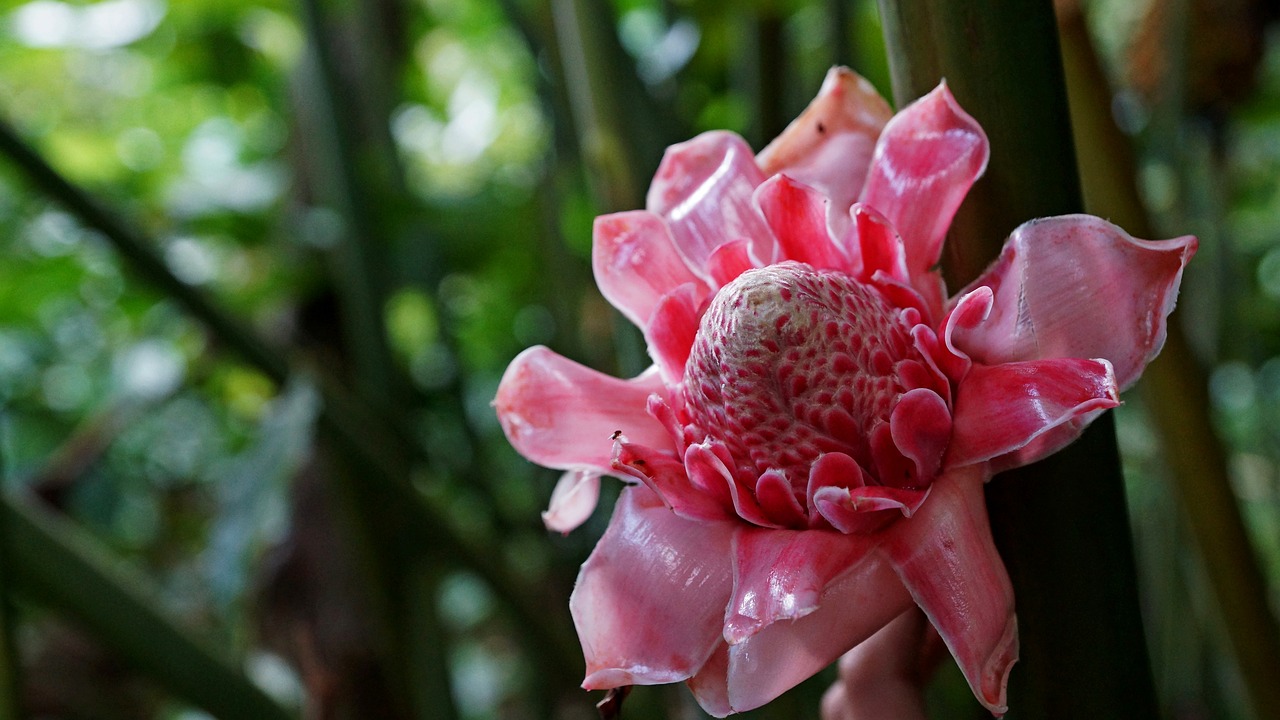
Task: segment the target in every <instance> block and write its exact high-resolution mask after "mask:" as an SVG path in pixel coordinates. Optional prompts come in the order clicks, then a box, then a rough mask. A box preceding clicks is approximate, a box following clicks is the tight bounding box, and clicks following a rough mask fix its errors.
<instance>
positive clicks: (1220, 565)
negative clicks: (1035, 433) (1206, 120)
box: [1059, 8, 1280, 718]
mask: <svg viewBox="0 0 1280 720" xmlns="http://www.w3.org/2000/svg"><path fill="white" fill-rule="evenodd" d="M1059 23H1060V26H1061V29H1062V42H1063V47H1062V51H1063V60H1064V65H1065V68H1066V76H1067V88H1068V90H1069V91H1070V96H1071V117H1072V125H1073V127H1074V129H1075V133H1076V142H1077V145H1078V146H1079V147H1080V148H1081V151H1080V175H1081V179H1082V180H1083V181H1084V189H1085V200H1086V205H1087V207H1088V209H1089V211H1090V212H1093V213H1096V214H1098V215H1101V216H1103V217H1107V218H1110V219H1111V221H1112V222H1115V223H1117V224H1119V225H1121V226H1122V227H1124V228H1126V229H1127V230H1129V232H1131V233H1133V234H1134V235H1137V236H1140V237H1152V236H1153V235H1154V231H1153V229H1152V225H1151V221H1150V218H1149V217H1148V215H1147V212H1146V209H1145V207H1144V206H1143V203H1142V199H1141V195H1140V193H1139V190H1138V185H1137V163H1136V162H1135V161H1134V155H1133V148H1132V147H1131V145H1130V142H1129V139H1128V138H1127V137H1125V135H1124V134H1123V133H1122V132H1120V129H1119V128H1118V127H1116V124H1115V123H1114V122H1112V120H1111V114H1110V101H1111V92H1110V89H1109V87H1108V83H1107V78H1106V74H1105V73H1104V72H1103V69H1102V65H1101V63H1100V62H1099V59H1098V57H1097V54H1096V52H1095V50H1094V47H1093V42H1092V40H1091V38H1090V37H1089V31H1088V27H1087V24H1086V22H1085V16H1084V14H1083V11H1082V10H1081V9H1080V8H1075V10H1074V11H1070V10H1069V11H1067V12H1062V13H1060V14H1059ZM1208 386H1209V379H1208V377H1207V375H1206V373H1205V371H1204V369H1203V368H1202V367H1200V365H1199V364H1198V363H1196V361H1195V357H1194V355H1193V354H1192V352H1191V349H1190V347H1188V345H1187V339H1186V336H1185V335H1184V333H1183V332H1182V326H1181V325H1180V324H1179V323H1177V322H1171V323H1170V325H1169V338H1168V340H1167V342H1166V343H1165V347H1164V351H1163V352H1162V353H1161V355H1160V357H1159V358H1157V359H1156V361H1155V362H1153V363H1152V364H1151V366H1150V367H1148V368H1147V371H1146V373H1145V374H1144V375H1143V379H1142V383H1141V385H1140V387H1141V389H1142V390H1143V397H1144V399H1145V400H1146V402H1147V404H1148V406H1149V407H1150V408H1151V413H1150V417H1151V420H1152V423H1153V424H1154V425H1155V427H1156V430H1157V431H1158V432H1159V435H1160V439H1161V444H1162V445H1163V447H1164V449H1165V452H1166V458H1167V464H1168V466H1169V469H1170V470H1171V471H1172V475H1173V478H1172V479H1173V481H1174V484H1175V487H1176V488H1177V491H1178V495H1179V496H1180V497H1181V500H1182V503H1181V505H1182V507H1183V509H1184V511H1185V513H1186V517H1187V519H1188V520H1189V526H1190V528H1191V532H1192V535H1193V536H1194V537H1195V541H1196V544H1197V545H1198V546H1199V547H1200V553H1201V556H1202V558H1203V559H1204V563H1203V565H1204V568H1205V573H1206V575H1207V576H1208V578H1209V585H1210V587H1211V589H1212V592H1213V595H1214V597H1215V599H1216V600H1217V603H1218V609H1219V612H1220V613H1221V615H1222V617H1223V619H1224V621H1225V622H1223V624H1222V625H1223V627H1224V628H1225V629H1226V633H1227V637H1228V638H1229V639H1230V642H1231V647H1232V649H1233V651H1234V653H1235V660H1236V663H1237V664H1238V665H1239V667H1240V675H1241V677H1242V679H1243V680H1244V685H1245V689H1246V692H1247V694H1248V696H1249V700H1250V703H1251V704H1252V706H1253V711H1254V714H1255V715H1256V716H1257V717H1259V718H1276V717H1280V628H1278V627H1277V624H1276V618H1275V615H1274V614H1273V613H1272V611H1271V608H1270V606H1269V605H1268V591H1267V582H1266V578H1265V575H1264V574H1263V572H1262V567H1261V564H1260V563H1259V561H1258V555H1257V551H1256V550H1255V548H1254V546H1253V544H1252V543H1251V542H1250V540H1249V535H1248V531H1247V530H1246V528H1245V525H1244V519H1243V518H1242V517H1241V514H1240V508H1239V506H1238V505H1237V503H1236V498H1235V495H1234V493H1233V492H1232V489H1231V478H1230V475H1229V473H1228V469H1227V453H1226V450H1225V448H1224V447H1223V445H1222V442H1221V441H1220V440H1219V439H1218V435H1217V434H1216V433H1215V432H1214V429H1213V426H1212V424H1211V423H1210V420H1209V407H1210V404H1209V394H1208Z"/></svg>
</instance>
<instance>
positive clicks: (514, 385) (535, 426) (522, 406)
mask: <svg viewBox="0 0 1280 720" xmlns="http://www.w3.org/2000/svg"><path fill="white" fill-rule="evenodd" d="M662 392H664V387H663V384H662V379H661V378H660V377H659V376H658V373H657V372H654V371H650V372H647V373H645V374H643V375H641V376H639V377H637V378H635V379H633V380H618V379H617V378H612V377H609V376H608V375H605V374H604V373H600V372H596V371H595V370H592V369H590V368H587V367H584V366H582V365H579V364H578V363H575V362H574V361H572V360H570V359H568V358H566V357H562V356H560V355H557V354H556V353H554V352H552V351H551V350H548V349H547V348H545V347H541V346H537V347H531V348H529V349H528V350H525V351H524V352H522V353H520V355H519V356H517V357H516V359H514V360H512V361H511V365H510V366H509V367H507V371H506V373H505V374H503V376H502V382H501V383H500V384H499V385H498V394H497V397H495V398H494V401H493V404H494V407H495V408H496V410H497V412H498V420H499V421H501V422H502V429H503V431H504V432H505V433H506V434H507V440H509V441H510V442H511V445H512V446H513V447H515V449H516V450H518V451H519V452H520V454H521V455H524V456H525V457H526V458H528V459H530V460H532V461H534V462H536V463H538V464H539V465H545V466H547V467H553V468H558V469H560V470H575V469H582V468H591V469H595V470H598V471H600V472H601V473H608V472H610V469H609V466H610V463H611V461H612V457H613V435H614V433H617V432H619V431H620V432H622V433H623V434H625V435H626V436H627V437H629V438H632V439H633V440H635V441H636V442H639V443H641V444H645V445H650V446H653V447H658V448H664V447H669V446H670V445H671V439H670V437H669V436H668V435H667V433H666V430H665V429H664V428H663V427H662V426H661V425H660V424H658V423H657V422H656V421H655V420H654V419H653V418H652V417H650V416H649V414H648V413H647V412H645V407H646V405H647V402H648V398H649V396H650V395H652V394H654V393H662Z"/></svg>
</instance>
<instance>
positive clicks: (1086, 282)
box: [953, 215, 1196, 390]
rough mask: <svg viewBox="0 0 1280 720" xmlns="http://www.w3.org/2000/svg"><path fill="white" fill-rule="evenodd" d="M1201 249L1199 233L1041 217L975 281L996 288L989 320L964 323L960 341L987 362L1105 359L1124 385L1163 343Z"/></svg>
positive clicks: (1020, 231) (1013, 238)
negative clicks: (1152, 237)
mask: <svg viewBox="0 0 1280 720" xmlns="http://www.w3.org/2000/svg"><path fill="white" fill-rule="evenodd" d="M1195 251H1196V239H1195V238H1193V237H1190V236H1188V237H1181V238H1177V239H1175V240H1165V241H1154V242H1153V241H1148V240H1137V239H1134V238H1133V237H1131V236H1129V234H1128V233H1126V232H1125V231H1123V230H1121V229H1120V228H1118V227H1116V226H1115V225H1112V224H1111V223H1109V222H1107V221H1105V220H1101V219H1099V218H1096V217H1092V216H1088V215H1065V216H1062V217H1054V218H1045V219H1042V220H1034V221H1032V222H1029V223H1026V224H1025V225H1022V226H1021V227H1019V228H1018V229H1017V230H1015V231H1014V232H1013V235H1012V236H1010V238H1009V241H1008V242H1007V243H1006V244H1005V247H1004V251H1003V252H1002V253H1001V254H1000V258H999V260H997V261H996V262H995V264H993V265H992V266H991V268H990V269H988V270H987V272H986V273H984V274H983V275H982V277H980V278H978V279H977V280H976V281H974V283H973V284H972V285H970V287H971V288H976V287H979V286H987V287H990V288H991V289H992V291H994V293H995V304H994V307H993V308H992V310H991V314H990V317H989V318H987V320H986V321H985V322H982V323H980V324H978V325H977V326H976V327H973V328H965V329H959V328H958V329H957V330H956V332H955V333H954V334H953V341H954V342H955V344H956V346H957V347H958V348H960V349H961V350H963V351H964V352H966V353H968V354H969V355H970V356H971V357H972V358H973V359H974V360H977V361H979V362H983V363H986V364H988V365H994V364H997V363H1003V362H1010V361H1014V360H1038V359H1041V358H1052V357H1089V358H1105V359H1107V360H1109V361H1111V364H1112V366H1113V367H1114V368H1115V374H1116V382H1117V383H1118V384H1119V385H1120V389H1121V390H1123V389H1125V388H1127V387H1128V386H1129V385H1131V384H1132V383H1133V382H1134V381H1135V380H1136V379H1137V377H1138V374H1139V373H1141V371H1142V368H1143V367H1145V366H1146V364H1147V362H1149V361H1150V360H1151V358H1153V357H1155V356H1156V354H1157V353H1159V352H1160V348H1161V347H1162V346H1163V345H1164V339H1165V333H1166V324H1165V320H1166V318H1167V316H1168V315H1169V313H1170V312H1171V311H1172V310H1173V305H1174V301H1175V300H1176V299H1177V293H1178V285H1179V282H1180V281H1181V278H1182V269H1183V268H1184V267H1185V266H1186V264H1187V261H1188V260H1190V259H1191V256H1192V255H1193V254H1195Z"/></svg>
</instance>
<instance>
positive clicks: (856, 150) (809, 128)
mask: <svg viewBox="0 0 1280 720" xmlns="http://www.w3.org/2000/svg"><path fill="white" fill-rule="evenodd" d="M892 116H893V111H892V110H891V109H890V108H889V104H888V103H886V102H885V101H884V98H882V97H880V94H879V93H877V92H876V90H875V88H874V87H872V86H871V83H869V82H867V81H866V80H864V79H863V78H861V77H859V76H858V74H857V73H855V72H853V71H852V70H849V69H848V68H832V69H831V70H830V71H829V72H828V73H827V77H826V80H824V81H823V83H822V89H821V90H819V91H818V96H817V97H816V98H815V99H814V100H813V102H811V103H809V107H808V108H806V109H805V111H804V112H803V113H801V114H800V116H799V117H797V118H796V119H795V120H793V121H792V122H791V124H790V125H788V126H787V129H786V130H784V131H783V132H782V134H781V135H779V136H778V137H777V138H776V139H775V140H774V141H773V142H771V143H769V146H768V147H766V148H765V149H764V150H762V151H760V155H759V157H757V158H756V160H757V162H759V163H760V168H761V169H762V170H764V173H765V175H777V174H786V175H789V176H791V177H793V178H795V179H796V180H799V181H800V182H802V183H804V184H806V185H809V186H811V187H813V188H816V189H817V190H818V191H819V192H821V193H822V194H823V195H825V196H826V197H827V198H829V199H830V201H831V203H830V206H829V207H828V208H827V213H826V219H827V223H828V225H829V227H830V229H831V234H832V236H833V237H837V238H839V237H842V236H843V235H844V233H845V230H846V228H848V225H849V206H850V205H852V204H853V201H854V200H857V199H858V194H859V193H860V192H862V185H863V181H864V180H865V178H866V177H867V168H868V166H869V165H870V164H871V156H872V152H873V151H874V149H875V144H876V138H877V137H879V136H880V131H881V130H882V129H883V128H884V126H885V123H887V122H889V118H890V117H892Z"/></svg>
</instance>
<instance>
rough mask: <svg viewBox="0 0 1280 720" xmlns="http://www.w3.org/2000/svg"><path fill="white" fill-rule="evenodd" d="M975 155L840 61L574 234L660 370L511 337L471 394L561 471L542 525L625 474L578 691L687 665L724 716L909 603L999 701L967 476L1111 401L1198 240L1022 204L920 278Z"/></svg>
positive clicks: (657, 679) (964, 125) (995, 628)
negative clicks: (947, 271)
mask: <svg viewBox="0 0 1280 720" xmlns="http://www.w3.org/2000/svg"><path fill="white" fill-rule="evenodd" d="M987 155H988V145H987V138H986V135H985V134H984V133H983V131H982V128H981V127H979V125H978V124H977V122H975V121H974V119H973V118H972V117H970V116H969V115H968V114H966V113H965V112H964V110H962V109H961V108H960V106H959V105H958V104H957V103H956V101H955V99H954V98H953V97H952V95H951V93H950V92H949V91H948V90H947V87H946V86H945V84H944V85H940V86H939V87H938V88H937V89H935V90H934V91H933V92H931V93H930V94H929V95H927V96H925V97H924V98H921V99H920V100H919V101H917V102H915V103H914V104H912V105H911V106H909V107H907V108H906V109H904V110H902V111H901V112H899V113H898V114H896V115H892V114H891V112H890V110H889V107H888V105H887V104H886V103H885V102H884V100H882V99H881V98H880V96H879V95H878V94H876V92H875V90H874V89H872V88H871V86H870V85H869V84H868V83H867V82H866V81H865V80H863V79H862V78H860V77H858V76H857V75H855V74H854V73H852V72H851V71H849V70H846V69H843V68H837V69H833V70H832V71H831V72H830V73H829V74H828V76H827V79H826V81H825V82H824V84H823V86H822V90H821V92H820V93H819V95H818V97H817V99H816V100H814V101H813V103H812V104H811V105H810V106H809V108H808V109H807V110H806V111H805V112H804V114H802V115H801V116H800V117H799V118H798V119H797V120H796V121H795V122H793V123H792V124H791V125H790V126H789V127H788V128H787V129H786V131H785V132H784V133H783V134H782V135H781V136H780V137H779V138H778V139H777V140H775V141H774V142H773V143H772V144H771V145H769V147H767V148H765V150H764V151H763V152H761V153H760V154H759V155H755V154H753V153H752V151H751V149H750V148H749V147H748V146H747V144H746V143H745V142H744V141H743V140H742V139H741V138H739V137H738V136H736V135H733V134H731V133H727V132H711V133H705V134H703V135H700V136H698V137H696V138H694V139H692V140H690V141H688V142H685V143H681V144H679V145H676V146H673V147H671V148H670V149H669V150H668V151H667V154H666V156H665V157H664V158H663V161H662V165H661V167H660V168H659V170H658V173H657V176H656V177H655V178H654V181H653V185H652V186H651V188H650V190H649V195H648V201H647V209H646V210H638V211H633V212H624V213H618V214H614V215H608V216H604V217H601V218H599V219H598V220H597V221H596V224H595V238H594V239H595V245H594V254H593V265H594V269H595V276H596V281H597V283H598V284H599V287H600V291H601V292H602V293H603V294H604V296H605V297H606V298H607V299H608V300H609V301H610V302H611V303H613V305H614V306H615V307H617V308H618V309H619V310H620V311H621V312H622V313H623V314H624V315H625V316H626V317H628V318H629V319H630V320H631V321H633V322H634V323H636V324H637V325H638V326H639V327H640V328H641V329H642V330H643V331H644V335H645V338H646V340H647V341H648V345H649V352H650V354H651V355H652V357H653V360H654V366H653V367H652V368H651V369H650V370H649V371H648V372H646V373H644V374H643V375H641V376H639V377H637V378H634V379H631V380H619V379H615V378H612V377H609V376H606V375H603V374H601V373H598V372H596V371H594V370H591V369H588V368H586V367H583V366H581V365H578V364H577V363H574V362H572V361H570V360H568V359H565V358H563V357H561V356H559V355H556V354H555V353H553V352H551V351H550V350H548V349H546V348H542V347H535V348H530V349H529V350H527V351H525V352H524V353H522V354H521V355H520V356H519V357H517V358H516V359H515V360H514V361H513V362H512V363H511V366H510V368H508V370H507V372H506V375H505V376H504V377H503V380H502V384H501V386H500V387H499V390H498V395H497V399H496V401H495V405H496V407H497V412H498V416H499V418H500V419H501V421H502V425H503V428H504V429H505V431H506V433H507V437H508V438H509V439H510V441H511V443H512V445H514V446H515V448H516V449H517V450H518V451H520V452H521V453H522V454H523V455H524V456H525V457H527V458H529V459H530V460H532V461H534V462H537V463H540V464H542V465H546V466H549V467H554V468H559V469H562V470H564V471H565V475H564V477H563V479H562V480H561V481H560V484H559V485H558V486H557V488H556V490H555V493H554V494H553V496H552V500H551V507H550V508H549V509H548V511H547V512H546V514H545V515H544V518H545V520H546V523H547V526H548V527H549V528H551V529H553V530H558V531H562V532H567V531H569V530H571V529H572V528H574V527H576V526H577V525H579V524H580V523H582V522H583V520H585V519H586V517H587V516H588V515H589V514H590V513H591V512H592V510H593V509H594V507H595V504H596V499H597V496H598V493H599V481H600V477H601V476H602V475H615V476H620V477H623V478H624V479H627V480H629V481H632V482H633V484H632V485H631V486H629V487H627V488H625V489H624V490H623V491H622V495H621V497H620V499H619V500H618V503H617V506H616V507H615V509H614V513H613V517H612V519H611V521H610V523H609V527H608V530H607V531H606V532H605V534H604V537H603V538H602V539H601V540H600V542H599V544H598V545H597V546H596V549H595V551H594V552H593V553H592V555H591V557H590V558H589V559H588V560H587V562H586V563H585V564H584V565H583V567H582V571H581V574H580V575H579V576H578V583H577V587H576V588H575V590H574V592H573V597H572V599H571V600H570V608H571V610H572V613H573V618H574V622H575V624H576V626H577V629H578V634H579V637H580V639H581V641H582V647H583V651H584V653H585V655H586V664H587V675H586V681H585V682H584V684H583V686H584V687H586V688H588V689H598V688H612V687H618V686H621V685H631V684H655V683H669V682H677V681H686V682H687V683H688V685H689V687H690V688H691V689H692V690H693V692H694V694H695V696H696V697H697V699H698V702H699V703H701V705H702V706H703V708H705V709H706V710H707V711H708V712H710V713H712V714H713V715H716V716H724V715H727V714H729V713H732V712H736V711H742V710H748V709H751V708H755V707H758V706H760V705H762V704H764V703H766V702H768V701H769V700H771V699H773V698H775V697H777V696H778V695H779V694H781V693H782V692H784V691H786V690H787V689H789V688H791V687H792V686H794V685H795V684H797V683H798V682H800V681H801V680H804V679H805V678H807V677H809V676H810V675H812V674H813V673H815V672H817V671H818V670H820V669H822V668H823V667H824V666H826V665H828V664H829V663H831V662H832V661H833V660H835V659H836V658H837V657H838V656H839V655H840V654H842V653H843V652H845V651H846V650H848V649H850V648H851V647H853V646H855V645H857V644H858V643H860V642H862V641H863V640H865V639H866V638H868V637H870V636H871V635H872V634H874V633H875V632H876V631H877V630H879V629H880V628H881V627H883V626H884V625H885V624H887V623H888V622H889V621H891V620H892V619H893V618H895V617H897V616H898V615H900V614H902V613H903V612H905V611H906V610H908V609H910V608H911V606H912V605H913V604H915V605H919V606H920V607H921V608H923V610H924V611H925V613H926V614H927V615H928V617H929V619H930V620H931V621H932V623H933V624H934V626H935V627H936V628H937V630H938V632H939V633H940V635H941V636H942V638H943V639H944V640H945V642H946V644H947V646H948V648H949V649H950V650H951V653H952V655H953V656H954V657H955V659H956V661H957V662H958V663H959V666H960V668H961V669H962V670H963V671H964V674H965V676H966V677H967V678H968V681H969V685H970V687H971V688H972V689H973V692H974V694H975V696H976V697H977V698H978V700H979V701H981V702H982V704H983V705H985V706H986V707H987V708H989V709H990V710H991V711H992V712H993V713H995V714H1000V713H1003V712H1004V710H1005V683H1006V679H1007V677H1008V673H1009V670H1010V668H1011V667H1012V665H1013V663H1014V662H1015V661H1016V659H1017V654H1018V649H1017V626H1016V623H1015V619H1014V611H1013V592H1012V588H1011V587H1010V584H1009V579H1008V576H1007V575H1006V573H1005V569H1004V566H1003V564H1002V563H1001V561H1000V558H999V556H998V555H997V553H996V550H995V547H994V545H993V544H992V540H991V534H990V528H989V525H988V521H987V516H986V508H985V506H984V504H983V493H982V485H983V483H984V482H985V481H986V480H987V479H989V478H990V476H991V474H992V473H993V472H995V471H998V470H1001V469H1005V468H1010V467H1014V466H1018V465H1024V464H1027V463H1030V462H1033V461H1035V460H1037V459H1039V458H1041V457H1044V456H1045V455H1047V454H1049V453H1052V452H1054V451H1056V450H1057V449H1059V448H1061V447H1062V446H1064V445H1066V444H1067V443H1069V442H1071V441H1072V440H1073V439H1074V438H1076V437H1077V436H1078V435H1079V434H1080V432H1081V431H1082V430H1083V428H1084V427H1085V425H1087V424H1088V423H1089V422H1090V421H1091V420H1092V419H1093V418H1095V417H1096V416H1097V415H1098V414H1100V413H1101V412H1102V411H1104V410H1106V409H1108V408H1111V407H1115V406H1116V405H1117V404H1119V399H1118V393H1119V392H1120V391H1121V390H1123V389H1124V388H1126V387H1127V386H1129V385H1131V384H1132V383H1133V382H1134V381H1135V380H1136V379H1137V377H1138V375H1139V374H1140V373H1141V371H1142V369H1143V367H1144V366H1145V365H1146V363H1147V362H1148V361H1149V360H1150V359H1151V358H1152V357H1154V356H1155V354H1156V353H1157V352H1159V350H1160V347H1161V345H1162V344H1163V343H1164V338H1165V320H1166V316H1167V315H1168V314H1169V312H1170V311H1171V310H1172V309H1173V304H1174V299H1175V296H1176V294H1177V288H1178V284H1179V282H1180V280H1181V276H1182V270H1183V267H1184V266H1185V264H1186V262H1187V261H1188V259H1190V257H1191V255H1192V254H1193V253H1194V252H1195V248H1196V240H1195V238H1192V237H1183V238H1178V239H1176V240H1168V241H1164V242H1149V241H1144V240H1136V239H1134V238H1132V237H1130V236H1129V235H1127V234H1126V233H1125V232H1124V231H1123V230H1121V229H1120V228H1118V227H1115V226H1114V225H1111V224H1109V223H1107V222H1105V221H1103V220H1100V219H1098V218H1095V217H1089V216H1085V215H1070V216H1065V217H1056V218H1045V219H1040V220H1034V221H1031V222H1028V223H1027V224H1025V225H1023V226H1021V227H1019V228H1018V229H1016V230H1015V231H1014V232H1013V235H1012V236H1011V237H1010V238H1009V240H1008V242H1007V243H1006V245H1005V248H1004V252H1003V253H1002V254H1001V256H1000V258H999V259H998V260H997V261H996V262H995V263H994V264H992V266H991V267H990V269H988V270H987V272H986V273H985V274H984V275H983V276H982V277H980V278H979V279H978V280H976V281H974V282H973V283H972V284H971V285H970V286H969V287H967V288H965V289H964V290H962V291H960V292H959V293H957V294H956V295H954V296H948V295H947V292H946V289H945V287H944V285H943V281H942V278H941V276H940V275H939V274H938V272H937V271H936V269H935V266H936V265H937V262H938V257H939V254H940V253H941V249H942V242H943V238H944V236H945V234H946V231H947V228H948V226H949V224H950V222H951V219H952V216H953V215H954V213H955V211H956V209H957V207H959V205H960V203H961V201H962V200H963V199H964V196H965V194H966V193H967V192H968V190H969V187H970V186H971V185H972V184H973V182H974V181H975V180H976V179H977V178H978V177H979V176H980V175H981V174H982V172H983V170H984V168H985V167H986V163H987ZM779 621H786V622H779Z"/></svg>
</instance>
